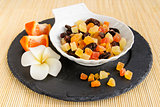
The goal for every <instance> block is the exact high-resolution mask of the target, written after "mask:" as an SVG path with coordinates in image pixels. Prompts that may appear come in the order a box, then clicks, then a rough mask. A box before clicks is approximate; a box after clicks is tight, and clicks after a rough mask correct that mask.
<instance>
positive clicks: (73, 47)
mask: <svg viewBox="0 0 160 107" xmlns="http://www.w3.org/2000/svg"><path fill="white" fill-rule="evenodd" d="M70 45H71V50H72V51H75V50H77V45H76V42H72V43H70Z"/></svg>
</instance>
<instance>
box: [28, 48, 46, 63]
mask: <svg viewBox="0 0 160 107" xmlns="http://www.w3.org/2000/svg"><path fill="white" fill-rule="evenodd" d="M45 48H46V47H45V46H44V45H39V46H37V47H33V48H29V50H30V51H31V53H32V54H33V55H34V57H36V58H37V60H39V61H41V60H42V56H43V52H44V50H45Z"/></svg>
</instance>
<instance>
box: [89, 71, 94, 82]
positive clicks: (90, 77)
mask: <svg viewBox="0 0 160 107" xmlns="http://www.w3.org/2000/svg"><path fill="white" fill-rule="evenodd" d="M88 81H94V74H92V73H91V74H90V75H89V77H88Z"/></svg>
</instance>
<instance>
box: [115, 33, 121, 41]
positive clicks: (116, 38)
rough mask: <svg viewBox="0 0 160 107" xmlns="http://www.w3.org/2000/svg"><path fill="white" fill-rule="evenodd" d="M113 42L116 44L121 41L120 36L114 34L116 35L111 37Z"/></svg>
mask: <svg viewBox="0 0 160 107" xmlns="http://www.w3.org/2000/svg"><path fill="white" fill-rule="evenodd" d="M113 40H114V41H116V42H119V41H120V40H121V36H120V34H119V33H116V35H115V36H114V37H113Z"/></svg>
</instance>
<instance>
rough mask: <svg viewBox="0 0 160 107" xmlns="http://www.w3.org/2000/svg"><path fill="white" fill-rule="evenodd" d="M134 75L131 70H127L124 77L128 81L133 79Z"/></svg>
mask: <svg viewBox="0 0 160 107" xmlns="http://www.w3.org/2000/svg"><path fill="white" fill-rule="evenodd" d="M132 75H133V73H132V72H131V71H130V70H127V71H126V72H125V74H124V77H125V78H126V79H128V80H131V79H132Z"/></svg>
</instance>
